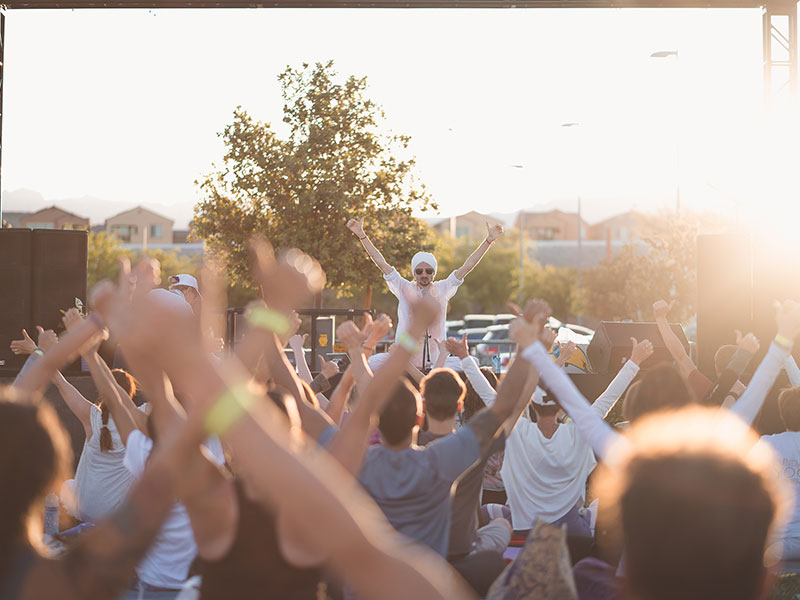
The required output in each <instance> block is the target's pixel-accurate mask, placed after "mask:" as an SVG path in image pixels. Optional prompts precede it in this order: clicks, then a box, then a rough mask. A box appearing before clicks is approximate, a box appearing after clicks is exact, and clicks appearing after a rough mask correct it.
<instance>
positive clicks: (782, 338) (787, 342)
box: [775, 333, 794, 350]
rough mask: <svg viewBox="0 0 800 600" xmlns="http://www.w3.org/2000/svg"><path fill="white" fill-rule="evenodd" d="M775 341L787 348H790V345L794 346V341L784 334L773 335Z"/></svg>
mask: <svg viewBox="0 0 800 600" xmlns="http://www.w3.org/2000/svg"><path fill="white" fill-rule="evenodd" d="M775 343H776V344H778V345H779V346H783V347H784V348H786V349H787V350H791V349H792V346H794V341H793V340H790V339H789V338H787V337H786V336H783V335H781V334H780V333H779V334H778V335H776V336H775Z"/></svg>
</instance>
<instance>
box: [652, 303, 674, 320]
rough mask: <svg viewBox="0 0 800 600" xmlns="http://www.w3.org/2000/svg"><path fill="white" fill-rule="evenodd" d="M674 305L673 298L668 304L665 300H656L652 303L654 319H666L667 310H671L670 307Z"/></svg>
mask: <svg viewBox="0 0 800 600" xmlns="http://www.w3.org/2000/svg"><path fill="white" fill-rule="evenodd" d="M674 305H675V300H673V301H672V302H670V303H669V304H667V303H666V301H665V300H657V301H656V302H654V303H653V316H655V318H656V320H658V319H666V318H667V315H668V314H669V311H671V310H672V307H673V306H674Z"/></svg>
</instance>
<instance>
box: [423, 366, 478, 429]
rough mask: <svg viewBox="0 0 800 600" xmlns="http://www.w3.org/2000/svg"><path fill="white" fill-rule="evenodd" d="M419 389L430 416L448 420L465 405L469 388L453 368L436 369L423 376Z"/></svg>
mask: <svg viewBox="0 0 800 600" xmlns="http://www.w3.org/2000/svg"><path fill="white" fill-rule="evenodd" d="M419 391H420V393H421V394H422V402H423V405H424V408H425V414H426V415H427V416H428V418H429V419H435V420H436V421H446V420H447V419H453V418H455V416H456V414H457V413H458V411H460V410H461V409H462V408H463V407H464V395H465V394H466V393H467V388H466V386H465V385H464V382H463V381H461V378H460V377H459V376H458V375H457V374H456V372H455V371H453V370H452V369H434V370H433V371H431V372H430V373H428V374H427V375H426V376H425V377H423V379H422V381H421V382H420V384H419Z"/></svg>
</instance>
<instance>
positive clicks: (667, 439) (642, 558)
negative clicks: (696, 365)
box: [596, 405, 790, 600]
mask: <svg viewBox="0 0 800 600" xmlns="http://www.w3.org/2000/svg"><path fill="white" fill-rule="evenodd" d="M725 412H726V411H723V412H722V413H720V411H719V409H715V408H703V407H699V406H697V405H695V406H691V407H685V408H683V409H679V410H676V411H669V412H662V413H660V414H652V415H648V416H646V417H644V418H642V419H640V420H639V421H637V422H636V423H634V424H632V426H631V428H630V430H629V431H628V434H627V438H628V440H629V443H628V444H624V445H620V446H617V449H618V452H616V453H612V454H613V456H610V457H609V462H608V465H607V466H608V468H606V469H603V470H602V471H601V472H600V474H599V478H598V480H597V482H596V483H597V486H598V490H597V491H598V492H599V493H600V494H601V496H602V497H603V498H604V499H605V500H604V501H605V503H606V508H607V509H608V511H609V513H607V514H606V517H608V516H611V518H612V522H613V521H614V520H615V518H616V519H618V521H619V523H621V525H622V533H623V538H622V541H623V542H624V546H625V570H626V582H625V586H626V588H627V589H626V592H627V593H626V597H632V598H638V599H640V600H673V599H675V598H681V600H706V599H707V598H726V599H732V600H752V599H753V598H757V597H759V591H760V588H761V586H762V584H763V581H764V568H765V567H764V564H765V552H766V550H767V540H768V534H769V530H770V527H771V526H772V524H773V523H774V522H776V519H777V515H779V514H783V515H785V516H788V514H789V510H788V509H790V506H788V502H789V499H790V495H789V492H790V490H789V489H788V486H786V484H784V483H783V482H782V481H781V480H780V477H779V475H778V474H777V473H776V472H775V468H774V457H773V456H772V453H771V452H770V451H769V450H768V448H766V447H764V445H763V444H761V445H758V444H757V441H758V437H757V436H756V434H755V433H754V432H753V431H752V430H751V429H750V428H749V427H748V426H747V425H745V424H744V423H743V422H742V421H741V420H740V419H738V418H737V417H735V416H733V415H729V414H725ZM605 527H606V524H605V523H602V524H601V523H598V528H599V529H600V528H605ZM770 558H777V557H770Z"/></svg>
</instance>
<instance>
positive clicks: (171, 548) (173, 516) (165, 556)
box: [125, 430, 197, 589]
mask: <svg viewBox="0 0 800 600" xmlns="http://www.w3.org/2000/svg"><path fill="white" fill-rule="evenodd" d="M152 449H153V442H152V440H150V439H149V438H148V437H146V436H145V435H144V434H143V433H142V432H141V431H138V430H137V431H133V432H131V434H130V435H129V436H128V447H127V451H126V452H125V467H126V468H127V469H128V470H129V471H130V472H131V473H132V474H133V476H134V478H136V479H139V478H140V477H141V476H142V473H143V472H144V469H145V466H146V465H147V458H148V457H149V456H150V452H151V451H152ZM196 554H197V546H196V544H195V542H194V533H193V532H192V524H191V522H190V521H189V515H188V513H187V512H186V508H185V507H184V506H183V504H181V503H180V502H176V503H175V504H173V505H172V508H171V509H170V511H169V514H168V515H167V518H166V519H165V520H164V524H163V525H162V526H161V530H160V531H159V532H158V536H156V539H155V541H154V542H153V545H152V546H150V550H149V551H148V553H147V555H146V556H145V557H144V558H143V559H142V562H141V563H139V566H138V567H136V575H137V576H138V577H139V579H141V580H142V581H144V582H145V583H148V584H150V585H153V586H157V587H163V588H171V589H179V588H180V587H181V586H182V585H183V582H184V581H186V576H187V575H188V573H189V567H190V566H191V564H192V561H193V560H194V557H195V555H196Z"/></svg>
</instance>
